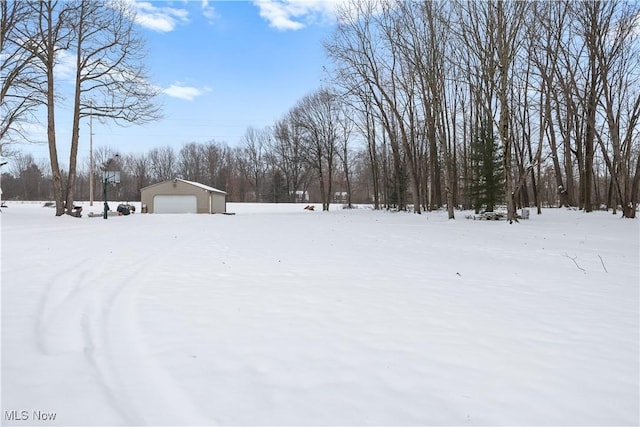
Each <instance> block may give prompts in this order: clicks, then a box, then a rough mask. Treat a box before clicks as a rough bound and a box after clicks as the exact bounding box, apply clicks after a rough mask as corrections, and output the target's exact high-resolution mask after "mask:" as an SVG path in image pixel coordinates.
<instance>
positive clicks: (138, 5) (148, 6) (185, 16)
mask: <svg viewBox="0 0 640 427" xmlns="http://www.w3.org/2000/svg"><path fill="white" fill-rule="evenodd" d="M134 6H135V10H136V12H137V13H136V22H137V23H138V24H140V25H142V26H143V27H145V28H148V29H150V30H153V31H158V32H161V33H166V32H169V31H173V30H174V29H175V28H176V26H177V25H178V24H182V23H186V22H189V12H187V10H186V9H178V8H175V7H168V6H163V7H158V6H155V5H154V4H152V3H150V2H146V1H137V2H135V3H134Z"/></svg>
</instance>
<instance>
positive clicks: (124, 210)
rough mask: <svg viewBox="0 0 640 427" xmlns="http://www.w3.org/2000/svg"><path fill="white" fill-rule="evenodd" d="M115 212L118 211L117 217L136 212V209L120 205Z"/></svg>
mask: <svg viewBox="0 0 640 427" xmlns="http://www.w3.org/2000/svg"><path fill="white" fill-rule="evenodd" d="M116 210H117V211H118V215H129V214H131V213H134V212H135V211H136V207H135V206H133V205H130V204H126V203H121V204H119V205H118V208H117V209H116Z"/></svg>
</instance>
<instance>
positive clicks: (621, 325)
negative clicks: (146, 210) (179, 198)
mask: <svg viewBox="0 0 640 427" xmlns="http://www.w3.org/2000/svg"><path fill="white" fill-rule="evenodd" d="M100 208H101V205H100V204H99V203H98V204H97V206H94V207H93V208H92V209H91V210H94V211H95V212H99V211H100ZM302 208H303V206H301V205H251V204H229V206H228V210H229V211H233V212H236V213H237V214H236V215H235V216H226V215H144V214H140V213H136V214H135V215H130V216H128V217H110V218H109V219H108V220H103V219H101V218H89V217H87V216H86V215H85V216H83V217H82V218H80V219H78V218H72V217H61V218H56V217H54V212H53V210H52V209H49V208H43V207H42V205H41V204H18V203H11V202H9V207H8V208H5V209H3V210H2V214H0V218H1V221H2V390H1V391H2V395H1V396H2V424H3V425H20V426H26V425H85V426H86V425H131V426H133V425H172V426H183V425H358V426H359V425H638V423H639V403H638V402H639V392H638V390H639V384H638V379H639V326H638V324H639V310H638V307H639V305H640V304H639V297H638V288H639V264H640V258H639V240H640V235H639V225H638V224H639V222H638V221H637V220H625V219H620V218H619V217H618V216H613V215H611V214H610V213H609V214H607V213H603V212H594V213H591V214H585V213H581V212H576V211H568V210H565V209H548V210H545V211H544V212H543V214H542V215H540V216H538V215H535V214H532V216H531V219H530V220H529V221H521V222H520V223H519V224H514V225H508V224H507V223H505V222H485V221H472V220H466V219H464V215H463V214H462V213H458V215H457V218H458V219H457V220H455V221H447V219H446V214H445V213H441V212H437V213H436V212H434V213H428V214H424V215H413V214H406V213H389V212H374V211H372V210H370V209H364V208H362V209H355V210H341V209H339V208H338V207H332V211H330V212H328V213H323V212H318V211H315V212H309V211H305V210H303V209H302ZM89 210H90V209H89V208H88V206H86V208H85V212H84V213H85V214H86V213H88V212H89ZM52 418H55V419H52ZM45 420H46V421H45Z"/></svg>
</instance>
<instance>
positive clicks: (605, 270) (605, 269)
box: [598, 254, 608, 273]
mask: <svg viewBox="0 0 640 427" xmlns="http://www.w3.org/2000/svg"><path fill="white" fill-rule="evenodd" d="M598 258H600V263H601V264H602V268H604V272H605V273H608V271H607V267H605V266H604V261H603V260H602V257H601V256H600V254H598Z"/></svg>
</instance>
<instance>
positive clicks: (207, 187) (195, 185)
mask: <svg viewBox="0 0 640 427" xmlns="http://www.w3.org/2000/svg"><path fill="white" fill-rule="evenodd" d="M169 181H173V180H169ZM169 181H162V182H157V183H155V184H151V185H148V186H146V187H144V188H141V189H140V190H141V191H142V190H146V189H147V188H151V187H155V186H156V185H159V184H164V183H165V182H169ZM175 181H180V182H184V183H185V184H189V185H193V186H194V187H198V188H201V189H203V190H205V191H208V192H210V193H218V194H227V192H226V191H222V190H218V189H217V188H213V187H209V186H208V185H204V184H200V183H199V182H194V181H187V180H186V179H180V178H175Z"/></svg>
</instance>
